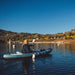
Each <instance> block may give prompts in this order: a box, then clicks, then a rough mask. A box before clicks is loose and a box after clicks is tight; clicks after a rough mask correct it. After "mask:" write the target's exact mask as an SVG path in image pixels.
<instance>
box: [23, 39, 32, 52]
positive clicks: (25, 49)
mask: <svg viewBox="0 0 75 75" xmlns="http://www.w3.org/2000/svg"><path fill="white" fill-rule="evenodd" d="M31 46H33V45H29V44H28V40H24V44H23V49H22V53H31V52H32V50H31V49H30V47H31Z"/></svg>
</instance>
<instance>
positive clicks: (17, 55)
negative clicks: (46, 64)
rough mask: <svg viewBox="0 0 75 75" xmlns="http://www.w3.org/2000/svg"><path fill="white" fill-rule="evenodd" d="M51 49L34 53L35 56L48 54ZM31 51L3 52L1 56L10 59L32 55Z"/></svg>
mask: <svg viewBox="0 0 75 75" xmlns="http://www.w3.org/2000/svg"><path fill="white" fill-rule="evenodd" d="M51 51H52V49H47V50H44V51H35V52H34V54H35V56H39V55H45V54H49V53H50V52H51ZM32 54H33V53H19V52H17V53H15V54H4V55H3V58H4V59H12V58H14V59H15V58H24V57H32Z"/></svg>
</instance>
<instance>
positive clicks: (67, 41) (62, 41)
mask: <svg viewBox="0 0 75 75" xmlns="http://www.w3.org/2000/svg"><path fill="white" fill-rule="evenodd" d="M29 43H32V42H29ZM34 43H57V44H58V43H59V44H65V43H67V44H75V40H54V41H36V42H34Z"/></svg>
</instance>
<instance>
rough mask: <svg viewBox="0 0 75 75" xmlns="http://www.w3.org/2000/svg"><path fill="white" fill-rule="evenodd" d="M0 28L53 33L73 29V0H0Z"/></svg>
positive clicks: (74, 21) (74, 24)
mask: <svg viewBox="0 0 75 75" xmlns="http://www.w3.org/2000/svg"><path fill="white" fill-rule="evenodd" d="M0 29H4V30H9V31H14V32H29V33H40V34H55V33H61V32H66V31H70V30H71V29H75V0H0Z"/></svg>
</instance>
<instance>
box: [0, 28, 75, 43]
mask: <svg viewBox="0 0 75 75" xmlns="http://www.w3.org/2000/svg"><path fill="white" fill-rule="evenodd" d="M9 39H11V40H12V41H23V40H25V39H28V40H29V41H32V39H36V40H40V41H44V40H47V41H52V40H64V39H75V29H72V30H71V31H69V32H64V33H57V34H46V35H44V34H37V33H35V34H32V33H17V32H11V31H5V30H1V29H0V42H2V41H3V42H4V41H5V42H7V41H8V40H9Z"/></svg>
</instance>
